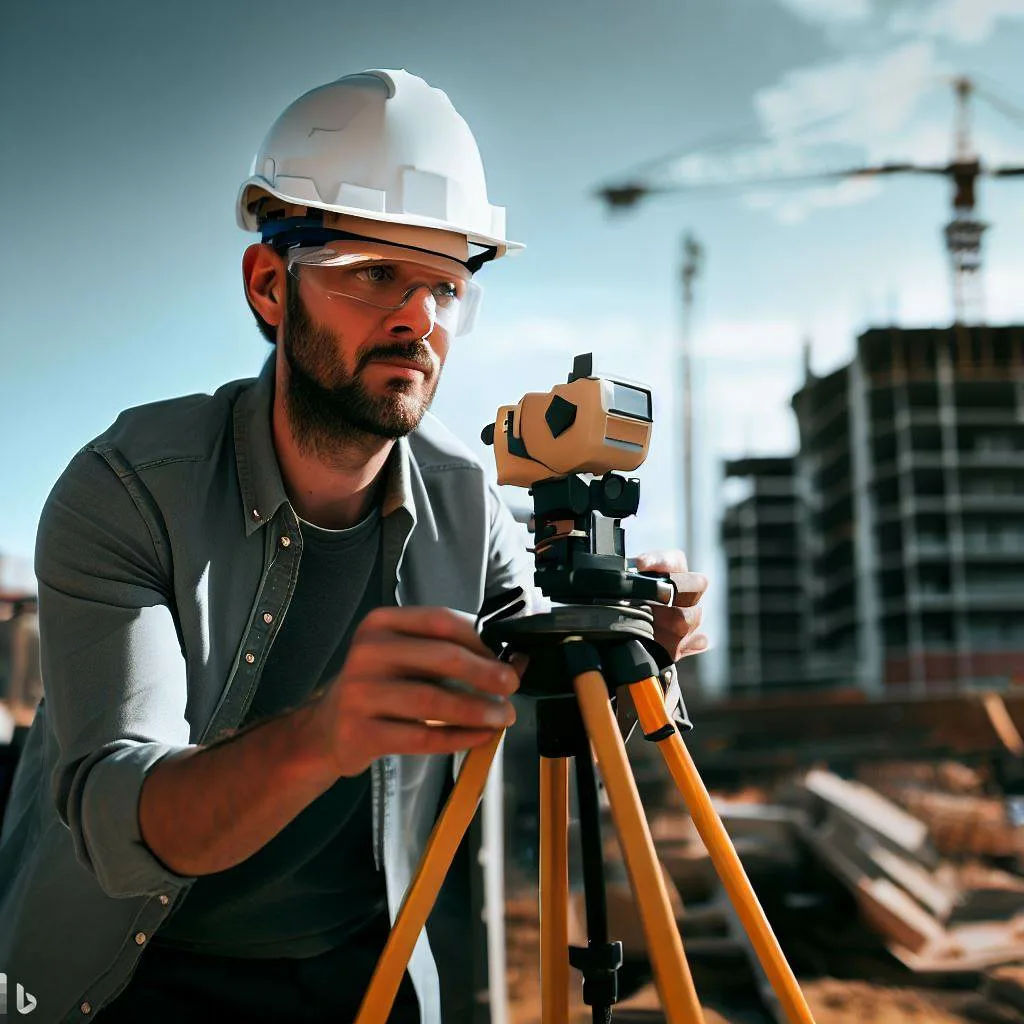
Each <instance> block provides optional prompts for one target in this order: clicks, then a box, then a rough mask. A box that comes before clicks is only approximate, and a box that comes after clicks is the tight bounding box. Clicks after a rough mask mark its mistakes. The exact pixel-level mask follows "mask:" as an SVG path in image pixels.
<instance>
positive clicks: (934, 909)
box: [868, 843, 960, 921]
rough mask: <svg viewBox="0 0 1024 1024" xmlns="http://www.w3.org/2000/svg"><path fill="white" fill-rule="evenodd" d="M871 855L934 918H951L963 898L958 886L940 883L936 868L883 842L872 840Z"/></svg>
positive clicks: (869, 850)
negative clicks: (930, 867)
mask: <svg viewBox="0 0 1024 1024" xmlns="http://www.w3.org/2000/svg"><path fill="white" fill-rule="evenodd" d="M868 856H869V857H870V858H871V860H872V861H873V862H874V863H875V864H876V865H878V867H879V868H880V869H881V870H882V871H884V872H885V874H887V875H888V876H889V878H890V879H891V880H892V881H894V882H895V883H896V884H897V885H900V886H902V887H903V888H904V889H906V891H907V892H908V893H910V895H911V896H913V897H914V899H915V900H917V901H918V902H919V903H920V904H922V905H923V906H924V908H925V909H926V910H927V911H928V913H930V914H931V915H932V916H933V917H934V918H936V919H937V920H939V921H946V920H948V919H949V916H950V914H951V913H952V912H953V908H954V907H955V906H956V905H957V903H958V901H959V899H960V893H959V891H958V890H956V889H954V888H950V887H947V886H943V885H941V884H940V883H939V882H938V881H937V880H936V878H935V875H934V874H933V872H931V871H928V870H927V869H926V868H923V867H921V865H920V864H918V863H916V862H915V861H912V860H910V859H909V858H907V857H901V856H900V855H899V854H898V853H894V852H893V851H892V850H888V849H886V848H885V847H884V846H882V845H881V844H880V843H872V844H871V845H870V846H869V848H868Z"/></svg>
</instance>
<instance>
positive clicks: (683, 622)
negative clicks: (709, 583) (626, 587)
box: [648, 604, 710, 661]
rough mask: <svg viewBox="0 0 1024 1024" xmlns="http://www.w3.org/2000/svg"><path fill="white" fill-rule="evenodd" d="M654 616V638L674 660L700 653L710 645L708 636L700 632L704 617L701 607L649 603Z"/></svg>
mask: <svg viewBox="0 0 1024 1024" xmlns="http://www.w3.org/2000/svg"><path fill="white" fill-rule="evenodd" d="M648 608H649V609H650V611H651V614H652V615H653V616H654V639H655V640H656V641H657V643H658V644H660V645H661V646H662V647H663V648H664V649H665V650H666V651H667V652H668V653H669V655H670V656H671V658H672V660H673V661H678V660H679V659H680V658H682V657H685V656H686V655H689V654H699V653H700V652H701V651H704V650H707V648H708V647H709V646H710V644H709V642H708V638H707V637H706V636H705V635H704V634H703V633H700V632H698V630H699V629H700V626H701V622H702V621H703V618H704V612H703V609H701V608H699V607H688V608H687V607H675V606H673V607H668V606H666V605H656V604H655V605H648Z"/></svg>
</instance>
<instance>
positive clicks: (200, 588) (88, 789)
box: [0, 359, 532, 1024]
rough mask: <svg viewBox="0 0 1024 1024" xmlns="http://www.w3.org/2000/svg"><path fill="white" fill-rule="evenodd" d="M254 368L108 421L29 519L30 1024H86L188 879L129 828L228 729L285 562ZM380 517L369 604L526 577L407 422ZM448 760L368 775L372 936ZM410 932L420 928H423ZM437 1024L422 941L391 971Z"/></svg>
mask: <svg viewBox="0 0 1024 1024" xmlns="http://www.w3.org/2000/svg"><path fill="white" fill-rule="evenodd" d="M273 387H274V380H273V360H272V359H271V360H268V362H267V365H266V366H265V368H264V370H263V372H262V373H261V374H260V377H259V378H258V379H257V380H255V381H253V380H245V381H236V382H233V383H230V384H226V385H225V386H224V387H222V388H220V389H219V390H218V391H217V392H216V393H215V394H214V395H194V396H190V397H186V398H180V399H174V400H171V401H167V402H159V403H155V404H153V405H147V406H142V407H140V408H137V409H131V410H129V411H127V412H125V413H123V414H122V415H121V416H120V417H118V419H117V420H116V422H115V423H114V424H113V426H111V427H110V428H109V429H108V430H107V431H106V432H105V433H104V434H102V435H101V436H100V437H98V438H97V439H96V440H95V441H93V442H92V443H90V444H88V445H86V446H85V447H84V448H83V449H82V450H81V451H80V452H79V453H78V454H77V455H76V456H75V457H74V459H73V460H72V461H71V463H70V465H69V466H68V468H67V469H66V470H65V472H64V473H63V475H62V476H61V478H60V479H59V480H58V482H57V484H56V485H55V487H54V489H53V491H52V493H51V494H50V497H49V499H48V500H47V503H46V506H45V508H44V510H43V514H42V518H41V521H40V525H39V534H38V542H37V548H36V573H37V576H38V579H39V603H40V623H41V630H40V633H41V644H42V672H43V680H44V687H45V693H44V698H43V701H42V703H41V704H40V706H39V711H38V712H37V714H36V718H35V721H34V722H33V725H32V728H31V730H30V733H29V736H28V739H27V743H26V746H25V749H24V752H23V755H22V759H21V762H20V765H19V769H18V773H17V776H16V779H15V783H14V788H13V791H12V793H11V798H10V803H9V805H8V810H7V815H6V818H5V821H4V829H3V834H2V836H0V971H2V972H5V973H6V974H7V977H8V981H9V987H10V990H11V991H13V990H14V987H15V984H16V983H17V984H21V985H23V986H24V988H25V989H26V990H27V991H29V992H31V993H32V994H33V995H34V996H35V997H36V999H37V1000H38V1006H37V1008H36V1010H35V1011H34V1013H33V1020H34V1021H37V1022H39V1024H43V1022H49V1021H87V1020H89V1019H90V1015H93V1014H95V1013H96V1012H98V1011H99V1010H100V1009H101V1008H102V1007H103V1006H104V1005H105V1004H106V1003H107V1002H109V1001H110V1000H111V999H112V998H113V997H114V996H115V995H116V994H117V993H118V992H119V991H120V990H121V989H122V988H123V987H124V986H125V984H126V983H127V981H128V979H129V977H130V975H131V972H132V970H133V969H134V967H135V965H136V963H137V961H138V958H139V956H140V955H141V953H142V951H143V949H144V948H145V946H146V943H147V942H148V940H149V938H150V937H151V936H152V935H153V933H154V932H156V931H157V929H158V928H159V927H160V923H161V922H162V921H163V920H164V918H165V917H166V916H167V915H168V913H169V912H170V911H171V910H172V909H173V907H174V905H175V904H176V902H177V901H178V900H180V899H182V898H183V897H184V895H185V893H186V892H187V891H188V888H189V886H190V885H191V883H192V882H193V881H194V879H193V878H188V877H183V876H180V875H177V874H174V873H173V872H171V871H169V870H168V869H167V868H166V867H165V866H164V865H163V864H162V863H161V862H160V861H158V860H157V859H156V858H155V857H154V856H153V855H152V853H151V852H150V851H149V849H148V848H147V846H146V844H145V843H144V842H143V840H142V836H141V834H140V831H139V820H138V801H139V793H140V790H141V788H142V783H143V780H144V779H145V777H146V774H147V772H149V771H150V770H151V769H152V768H153V766H154V765H155V764H157V762H159V761H160V759H161V758H163V757H166V756H168V755H169V754H173V753H175V752H177V751H181V750H184V749H186V748H188V747H190V746H192V745H195V744H202V743H208V742H210V741H212V740H214V739H216V738H217V737H218V736H220V735H221V734H223V733H224V732H225V731H226V730H231V729H235V728H237V727H238V726H239V724H240V723H241V722H242V720H243V718H244V716H245V713H246V710H247V708H248V706H249V702H250V701H251V699H252V696H253V694H254V693H255V691H256V687H257V685H258V684H259V680H260V673H261V671H262V669H263V666H264V664H265V663H266V660H267V652H268V651H269V650H270V647H271V645H272V644H273V642H274V637H275V635H276V633H277V630H278V629H279V628H280V625H281V621H282V619H283V617H284V615H285V614H286V613H287V611H288V604H289V600H290V598H291V596H292V594H293V592H294V589H295V583H296V578H297V574H298V571H299V564H300V560H301V557H302V538H301V534H300V532H299V529H298V523H297V519H296V515H295V512H294V510H293V509H292V507H291V505H290V503H289V501H288V498H287V495H286V494H285V491H284V487H283V484H282V482H281V476H280V472H279V469H278V464H277V459H276V456H275V452H274V447H273V442H272V438H271V432H270V410H271V403H272V397H273ZM388 472H389V476H388V486H387V490H386V495H385V500H384V506H383V510H382V511H383V514H384V519H383V552H384V590H385V593H384V595H383V600H384V602H385V603H389V604H390V603H396V604H401V605H444V606H447V607H450V608H455V609H459V610H461V611H464V612H468V613H475V612H476V611H477V609H478V608H479V607H480V604H481V602H482V601H483V599H484V597H486V596H490V595H492V594H494V593H497V592H499V591H501V590H504V589H506V588H509V587H512V586H515V585H520V586H523V587H524V589H526V590H527V592H528V593H529V592H530V591H531V590H532V585H531V578H532V564H531V562H530V560H529V558H528V556H527V555H526V553H525V549H524V547H523V544H522V539H521V536H520V533H519V531H518V529H517V527H516V525H515V522H514V520H513V519H512V517H511V515H510V514H509V512H508V510H507V509H506V508H505V506H504V505H503V504H502V502H501V500H500V498H499V496H498V493H497V490H496V488H495V487H494V486H493V485H492V484H490V483H489V482H488V481H487V480H486V478H485V475H484V472H483V469H482V467H481V466H480V464H479V463H478V462H477V461H476V459H475V458H474V457H473V456H472V454H471V453H470V452H469V450H468V449H467V448H465V447H464V446H463V445H462V444H460V443H459V442H458V441H457V440H456V439H455V438H454V437H453V436H452V435H451V434H450V433H448V432H447V431H446V430H445V429H444V427H442V426H441V425H440V423H438V421H437V420H436V419H435V418H433V417H432V416H429V415H428V416H427V417H426V418H425V419H424V421H423V423H421V425H420V427H419V428H418V429H417V430H416V431H415V432H414V433H413V434H411V435H410V436H409V437H408V438H403V439H402V440H400V441H399V442H397V444H396V445H395V448H394V450H393V453H392V457H391V459H390V462H389V467H388ZM451 763H452V761H451V759H450V758H447V757H439V756H426V757H411V756H393V757H384V758H381V759H380V760H379V761H377V762H375V763H374V765H373V767H372V779H373V824H374V850H375V857H376V860H377V865H378V868H379V869H380V870H383V871H384V872H385V878H386V881H387V889H388V899H389V905H390V912H391V918H392V921H394V919H395V917H396V915H397V912H398V908H399V906H400V904H401V901H402V898H403V896H404V894H405V891H406V889H407V887H408V885H409V883H410V881H411V879H412V875H413V872H414V870H415V868H416V866H417V864H418V862H419V859H420V856H421V854H422V852H423V849H424V847H425V844H426V840H427V838H428V836H429V833H430V829H431V828H432V826H433V824H434V821H435V816H436V812H437V807H438V801H439V797H440V794H441V790H442V786H443V784H444V781H445V777H446V773H447V771H448V770H449V768H450V766H451ZM428 930H429V929H428ZM409 973H410V975H411V977H412V980H413V983H414V985H415V988H416V992H417V995H418V997H419V1000H420V1013H421V1021H422V1024H441V1020H442V1013H441V1006H440V991H439V983H438V971H437V964H436V961H435V958H434V953H433V952H432V951H431V948H430V944H429V939H428V936H427V934H426V933H424V934H423V935H421V937H420V940H419V942H418V944H417V946H416V948H415V951H414V953H413V956H412V959H411V960H410V963H409Z"/></svg>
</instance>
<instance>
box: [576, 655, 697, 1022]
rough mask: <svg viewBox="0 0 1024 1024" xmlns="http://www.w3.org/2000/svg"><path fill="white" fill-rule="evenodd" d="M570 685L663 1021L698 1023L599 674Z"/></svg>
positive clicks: (585, 675)
mask: <svg viewBox="0 0 1024 1024" xmlns="http://www.w3.org/2000/svg"><path fill="white" fill-rule="evenodd" d="M573 686H574V687H575V690H576V699H577V701H578V702H579V706H580V712H581V713H582V715H583V722H584V725H585V726H586V730H587V735H588V736H589V737H590V742H591V744H593V747H594V753H595V755H596V756H597V766H598V768H599V769H600V771H601V778H602V780H603V781H604V785H605V788H606V789H607V790H608V799H609V801H610V803H611V807H612V818H613V819H614V821H615V828H616V830H617V831H618V833H619V843H620V845H621V846H622V853H623V857H624V858H625V861H626V870H627V871H628V872H629V881H630V885H631V886H632V889H633V896H634V899H635V900H636V903H637V908H638V910H639V911H640V922H641V924H642V925H643V929H644V938H645V939H646V940H647V951H648V954H649V955H650V958H651V966H652V967H653V968H654V980H655V982H656V984H657V986H658V992H659V993H660V995H661V1002H662V1007H663V1009H664V1011H665V1017H666V1019H667V1020H668V1022H669V1024H704V1013H703V1011H702V1010H701V1006H700V1000H699V999H698V998H697V990H696V988H694V984H693V977H692V976H691V974H690V967H689V965H688V964H687V962H686V955H685V953H684V952H683V942H682V939H681V938H680V937H679V929H678V928H677V927H676V922H675V919H674V917H673V916H672V907H671V904H670V903H669V898H668V891H667V890H666V888H665V880H664V878H663V877H662V874H661V870H660V868H659V866H658V859H657V855H656V854H655V852H654V841H653V840H652V839H651V831H650V829H649V828H648V826H647V820H646V819H645V818H644V815H643V811H642V809H641V804H640V794H639V793H638V792H637V788H636V782H635V781H634V779H633V773H632V771H631V770H630V767H629V761H628V760H627V758H626V748H625V745H624V744H623V742H622V736H621V735H620V733H619V727H618V724H617V722H616V721H615V715H614V714H613V713H612V707H611V702H610V701H609V700H608V690H607V687H606V686H605V681H604V677H603V676H602V675H601V673H600V672H596V671H587V672H582V673H580V675H578V676H576V677H575V679H574V680H573Z"/></svg>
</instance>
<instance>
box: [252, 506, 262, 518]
mask: <svg viewBox="0 0 1024 1024" xmlns="http://www.w3.org/2000/svg"><path fill="white" fill-rule="evenodd" d="M252 517H253V519H262V518H263V516H261V515H260V510H259V509H258V508H254V509H253V510H252Z"/></svg>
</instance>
